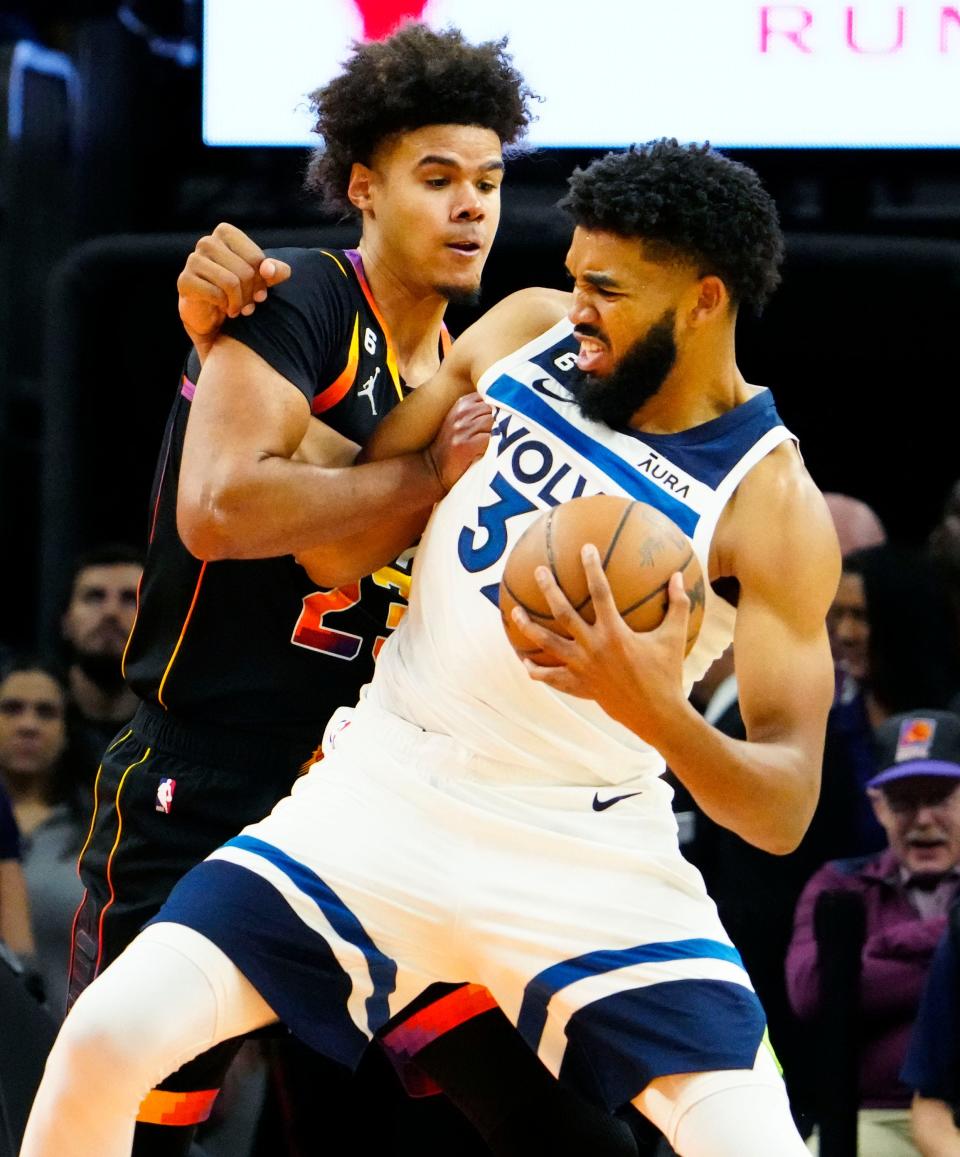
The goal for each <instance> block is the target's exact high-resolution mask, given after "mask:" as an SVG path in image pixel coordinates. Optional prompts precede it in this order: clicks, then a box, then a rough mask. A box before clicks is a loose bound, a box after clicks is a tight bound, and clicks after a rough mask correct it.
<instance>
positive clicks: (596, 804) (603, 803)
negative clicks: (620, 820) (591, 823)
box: [593, 791, 643, 812]
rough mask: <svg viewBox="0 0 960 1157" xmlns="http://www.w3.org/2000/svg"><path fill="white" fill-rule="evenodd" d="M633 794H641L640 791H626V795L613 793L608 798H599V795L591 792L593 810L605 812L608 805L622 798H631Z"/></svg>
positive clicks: (610, 805)
mask: <svg viewBox="0 0 960 1157" xmlns="http://www.w3.org/2000/svg"><path fill="white" fill-rule="evenodd" d="M635 795H643V792H642V791H628V792H627V793H626V795H614V796H611V797H610V799H601V798H600V796H599V795H598V794H597V793H596V792H594V793H593V810H594V811H595V812H605V811H606V810H607V808H608V807H613V805H614V804H615V803H619V802H620V801H621V800H622V799H631V798H632V797H633V796H635Z"/></svg>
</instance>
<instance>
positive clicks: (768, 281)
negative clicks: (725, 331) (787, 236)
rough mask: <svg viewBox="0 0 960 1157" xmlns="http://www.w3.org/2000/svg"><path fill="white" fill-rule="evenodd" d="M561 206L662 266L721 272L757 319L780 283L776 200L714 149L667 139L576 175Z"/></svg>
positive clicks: (600, 162) (703, 272)
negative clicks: (675, 263) (634, 243)
mask: <svg viewBox="0 0 960 1157" xmlns="http://www.w3.org/2000/svg"><path fill="white" fill-rule="evenodd" d="M568 183H569V186H570V191H569V192H568V193H567V194H566V196H565V197H564V198H563V199H562V200H561V202H560V207H561V208H562V209H565V210H566V212H567V213H569V214H570V216H571V217H572V218H573V220H574V221H575V222H576V224H577V225H581V226H583V227H584V228H586V229H599V230H603V231H605V232H609V233H615V234H617V235H618V236H621V237H635V238H638V239H640V240H642V241H643V242H644V245H645V248H646V249H647V251H648V252H649V253H650V255H651V257H652V258H653V259H654V260H663V261H670V260H682V261H690V262H692V263H693V264H694V265H696V266H697V267H698V269H699V271H700V274H701V276H706V275H707V274H714V275H715V276H717V277H719V278H720V279H721V280H722V281H723V282H724V284H725V285H726V287H727V289H728V291H729V293H730V296H731V298H732V300H733V302H734V303H735V304H738V305H740V304H742V305H746V306H748V307H750V308H752V309H753V310H755V311H756V312H757V313H759V312H760V310H761V309H762V308H763V306H764V305H765V304H766V302H767V301H768V299H769V298H770V295H771V294H772V293H773V291H774V290H775V289H776V287H777V285H778V284H779V283H780V271H779V270H780V264H781V262H782V261H783V234H782V232H781V230H780V222H779V220H778V217H777V208H776V205H775V204H774V202H773V198H772V197H771V196H770V194H769V193H767V191H766V190H765V189H764V188H763V186H762V185H761V183H760V178H759V177H758V176H757V174H756V173H755V172H754V171H753V170H752V169H749V168H747V166H746V165H741V164H739V163H737V162H736V161H732V160H730V158H729V157H725V156H722V155H721V154H720V153H717V152H715V151H714V150H713V149H711V148H710V146H709V145H708V144H688V145H680V144H678V143H677V141H675V140H669V139H666V138H664V139H662V140H658V141H650V142H648V143H647V144H644V145H634V146H632V147H631V148H630V149H628V150H627V151H625V152H622V153H608V154H607V155H606V156H605V157H601V158H600V159H599V160H596V161H594V162H593V163H592V164H591V165H589V166H588V167H587V168H586V169H576V170H575V171H574V173H573V175H572V176H571V177H570V179H569V182H568Z"/></svg>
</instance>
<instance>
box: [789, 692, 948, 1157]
mask: <svg viewBox="0 0 960 1157" xmlns="http://www.w3.org/2000/svg"><path fill="white" fill-rule="evenodd" d="M876 754H877V766H878V767H879V768H880V769H881V770H880V771H879V772H878V774H876V775H875V776H873V778H872V779H871V780H870V781H869V782H868V784H867V793H868V795H869V797H870V802H871V804H872V806H873V810H874V813H875V814H876V817H877V819H878V821H879V822H880V824H881V825H882V827H883V829H884V831H885V832H886V834H887V841H888V845H889V846H888V847H887V848H886V850H885V851H883V852H881V853H880V854H879V855H875V856H864V857H858V858H856V859H848V860H832V861H831V862H830V863H828V864H825V865H824V866H823V867H822V868H821V869H820V870H819V871H818V872H817V873H816V874H815V875H814V876H813V878H812V879H811V880H810V882H809V883H808V884H807V886H806V888H805V889H804V891H803V894H802V895H801V897H800V901H799V903H798V904H797V911H796V917H795V921H794V934H793V940H792V942H791V944H790V949H789V951H788V954H787V987H788V990H789V993H790V1000H791V1003H792V1004H793V1007H794V1010H795V1011H796V1013H797V1015H798V1016H799V1017H801V1018H802V1019H804V1020H811V1019H813V1018H814V1017H815V1016H816V1014H817V1012H818V1011H819V1008H820V1004H821V993H820V985H819V977H820V967H819V960H818V945H817V941H816V938H815V936H814V909H815V907H816V903H817V899H818V898H819V897H820V896H821V895H822V894H823V893H825V892H835V891H846V892H852V893H855V894H857V895H859V896H861V897H862V899H863V904H864V910H865V915H866V940H865V942H864V947H863V954H862V966H863V971H862V978H861V989H860V990H861V998H862V1021H861V1024H862V1038H861V1042H860V1045H861V1053H860V1114H859V1148H860V1152H861V1153H869V1154H870V1157H910V1155H914V1157H915V1155H916V1154H917V1153H918V1152H919V1151H918V1150H917V1149H916V1147H915V1146H914V1144H913V1141H912V1139H911V1135H910V1114H909V1107H910V1099H911V1091H910V1090H909V1089H908V1088H907V1087H906V1086H905V1085H904V1084H902V1083H901V1081H900V1078H899V1071H900V1067H901V1065H902V1063H903V1059H904V1056H905V1053H906V1049H907V1043H908V1040H909V1036H910V1029H911V1026H912V1024H913V1020H914V1017H915V1015H916V1011H917V1005H918V1003H919V1000H920V993H921V991H922V988H923V983H924V980H925V978H926V975H927V972H928V969H929V966H930V961H931V958H932V956H933V951H934V949H935V947H936V945H937V942H938V940H939V939H940V937H941V935H942V934H943V932H944V930H945V928H946V925H947V914H948V912H949V909H950V905H951V903H952V902H953V900H954V898H955V897H956V896H957V894H958V885H960V869H958V865H960V716H957V715H955V714H953V713H952V712H949V711H932V710H931V711H918V712H910V713H908V714H903V715H895V716H892V717H891V718H890V719H888V720H887V721H886V722H885V723H883V724H882V725H881V726H880V727H879V728H878V730H877V749H876Z"/></svg>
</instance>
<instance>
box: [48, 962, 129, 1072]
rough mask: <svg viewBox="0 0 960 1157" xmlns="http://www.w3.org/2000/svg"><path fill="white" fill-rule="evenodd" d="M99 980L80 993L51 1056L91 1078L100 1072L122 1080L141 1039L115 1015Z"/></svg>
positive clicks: (114, 1009) (71, 1069) (114, 1010)
mask: <svg viewBox="0 0 960 1157" xmlns="http://www.w3.org/2000/svg"><path fill="white" fill-rule="evenodd" d="M106 987H108V986H105V985H102V984H101V983H100V982H99V981H98V982H97V983H96V984H93V985H91V986H90V988H88V989H86V991H85V992H83V993H81V995H80V997H79V999H78V1000H77V1002H76V1004H75V1005H74V1006H73V1008H72V1009H71V1010H70V1013H69V1015H68V1016H67V1018H66V1020H65V1021H64V1022H63V1026H62V1028H61V1029H60V1034H59V1036H58V1037H57V1040H56V1043H55V1044H54V1047H53V1051H52V1052H51V1058H56V1059H57V1060H58V1061H60V1062H61V1063H62V1064H64V1065H65V1066H66V1067H67V1069H68V1070H69V1071H70V1072H71V1073H75V1074H78V1075H80V1074H82V1077H83V1079H84V1080H90V1079H91V1078H92V1077H93V1076H94V1075H95V1074H102V1075H103V1077H104V1079H107V1080H110V1081H117V1080H123V1078H124V1076H125V1075H128V1074H131V1073H132V1071H133V1070H134V1068H135V1067H136V1061H137V1057H138V1055H141V1054H142V1053H143V1039H142V1037H140V1036H139V1034H138V1033H135V1032H131V1030H130V1027H129V1025H125V1024H124V1023H123V1018H122V1017H120V1016H118V1015H117V1010H116V1007H115V1006H114V1005H113V1004H112V1003H111V1001H110V999H109V995H108V994H107V993H106V992H105V988H106Z"/></svg>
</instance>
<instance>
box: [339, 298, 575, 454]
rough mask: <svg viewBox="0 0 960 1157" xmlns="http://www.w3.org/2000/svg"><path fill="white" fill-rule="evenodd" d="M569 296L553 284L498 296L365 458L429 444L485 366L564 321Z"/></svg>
mask: <svg viewBox="0 0 960 1157" xmlns="http://www.w3.org/2000/svg"><path fill="white" fill-rule="evenodd" d="M569 300H570V299H569V294H566V293H560V292H559V291H557V290H553V289H521V290H520V291H519V292H518V293H512V294H510V296H509V297H505V298H504V299H503V300H502V301H500V302H498V303H497V304H496V305H495V306H493V307H492V308H491V309H490V310H488V311H487V312H486V313H485V314H484V315H483V317H481V318H480V320H479V321H476V322H474V324H473V325H472V326H470V328H469V329H467V330H465V331H464V332H463V334H462V335H461V336H460V337H458V338H457V340H456V341H455V342H454V343H453V348H452V349H451V351H450V354H449V356H448V357H447V358H446V360H445V361H444V363H443V365H442V366H441V367H440V371H439V373H438V374H436V375H435V376H434V377H433V378H431V379H430V381H429V382H426V383H424V385H422V386H421V387H420V388H419V389H418V390H416V391H415V392H414V393H413V394H412V395H411V397H409V398H407V400H406V401H405V402H404V403H403V405H402V406H398V407H397V408H396V409H395V410H393V411H392V412H391V413H389V414H388V415H387V416H386V418H385V419H384V420H383V421H382V422H381V423H380V425H379V426H378V427H377V428H376V430H375V431H374V433H373V437H372V438H371V439H370V440H369V442H368V443H367V445H366V446H365V447H364V450H363V453H362V454H361V456H360V461H362V462H376V461H379V460H380V459H383V458H392V457H394V456H395V455H397V454H408V453H411V452H412V451H416V450H423V449H425V448H426V447H427V446H428V445H429V444H430V443H431V442H432V441H433V439H434V438H435V437H436V436H437V433H438V431H439V430H440V426H441V424H442V422H443V419H444V416H445V415H446V414H447V412H448V411H449V410H450V408H451V406H453V404H454V403H455V402H456V401H457V399H458V398H462V397H463V396H464V395H466V394H469V393H471V392H472V391H473V390H475V389H476V388H477V382H478V381H479V380H480V378H481V377H482V376H483V373H484V371H486V370H487V369H488V368H489V367H490V366H491V365H493V363H494V362H496V361H499V359H500V358H502V357H506V355H507V354H508V353H512V352H513V351H514V350H516V349H519V348H520V347H521V346H522V345H524V344H525V343H526V342H528V341H530V340H531V339H533V338H534V337H537V336H538V335H539V334H541V333H544V332H546V330H548V329H549V328H550V327H551V326H552V325H554V324H555V323H556V322H558V321H559V320H560V318H562V317H563V316H564V314H565V313H566V311H567V308H568V307H569Z"/></svg>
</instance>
